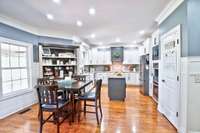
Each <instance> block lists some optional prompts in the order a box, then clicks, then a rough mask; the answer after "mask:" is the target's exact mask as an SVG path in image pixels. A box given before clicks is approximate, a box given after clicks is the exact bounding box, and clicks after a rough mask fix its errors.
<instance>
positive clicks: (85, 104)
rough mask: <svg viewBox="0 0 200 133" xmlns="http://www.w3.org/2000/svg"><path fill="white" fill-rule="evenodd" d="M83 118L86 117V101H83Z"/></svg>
mask: <svg viewBox="0 0 200 133" xmlns="http://www.w3.org/2000/svg"><path fill="white" fill-rule="evenodd" d="M84 116H86V100H84Z"/></svg>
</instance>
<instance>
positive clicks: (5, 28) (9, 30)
mask: <svg viewBox="0 0 200 133" xmlns="http://www.w3.org/2000/svg"><path fill="white" fill-rule="evenodd" d="M0 36H1V37H5V38H10V39H13V40H18V41H23V42H28V43H33V44H38V36H36V35H34V34H31V33H29V32H26V31H23V30H20V29H17V28H14V27H11V26H9V25H6V24H3V23H0Z"/></svg>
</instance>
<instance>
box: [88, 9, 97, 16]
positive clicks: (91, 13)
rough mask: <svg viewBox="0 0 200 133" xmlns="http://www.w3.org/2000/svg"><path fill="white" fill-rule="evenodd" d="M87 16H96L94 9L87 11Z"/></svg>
mask: <svg viewBox="0 0 200 133" xmlns="http://www.w3.org/2000/svg"><path fill="white" fill-rule="evenodd" d="M89 14H90V15H92V16H94V15H95V14H96V9H95V8H90V9H89Z"/></svg>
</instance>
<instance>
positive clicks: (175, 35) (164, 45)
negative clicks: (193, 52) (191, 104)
mask: <svg viewBox="0 0 200 133" xmlns="http://www.w3.org/2000/svg"><path fill="white" fill-rule="evenodd" d="M180 42H181V41H180V25H179V26H177V27H175V28H173V29H172V30H170V31H169V32H167V33H166V34H164V35H163V36H161V63H162V64H161V88H160V91H161V93H162V94H161V98H162V100H161V102H162V108H163V112H162V113H163V114H164V115H165V116H166V117H167V118H168V120H169V121H170V122H171V123H172V124H173V125H174V126H175V127H176V128H177V127H178V112H179V99H180V95H179V93H180V45H181V44H180Z"/></svg>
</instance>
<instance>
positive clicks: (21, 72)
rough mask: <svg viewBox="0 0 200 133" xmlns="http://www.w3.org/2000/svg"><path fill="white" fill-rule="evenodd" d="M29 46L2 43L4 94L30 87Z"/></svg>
mask: <svg viewBox="0 0 200 133" xmlns="http://www.w3.org/2000/svg"><path fill="white" fill-rule="evenodd" d="M27 52H28V48H27V47H26V46H22V45H16V44H10V43H1V76H2V95H6V94H10V93H13V92H15V91H20V90H24V89H28V88H29V75H28V57H27Z"/></svg>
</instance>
